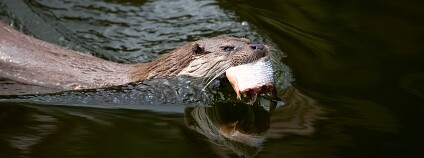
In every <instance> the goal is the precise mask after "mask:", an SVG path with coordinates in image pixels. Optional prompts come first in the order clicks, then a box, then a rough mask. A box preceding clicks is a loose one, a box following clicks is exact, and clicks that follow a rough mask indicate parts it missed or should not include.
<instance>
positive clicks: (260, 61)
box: [178, 36, 274, 103]
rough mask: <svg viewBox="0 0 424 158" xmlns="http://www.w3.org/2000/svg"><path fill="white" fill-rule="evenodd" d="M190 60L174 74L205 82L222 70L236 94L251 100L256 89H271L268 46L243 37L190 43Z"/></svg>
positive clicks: (272, 79) (260, 91)
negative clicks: (191, 58) (191, 56)
mask: <svg viewBox="0 0 424 158" xmlns="http://www.w3.org/2000/svg"><path fill="white" fill-rule="evenodd" d="M192 50H193V52H194V54H195V55H194V56H193V60H192V61H191V62H190V64H189V65H188V66H186V67H185V68H184V69H183V70H182V71H181V72H180V73H179V74H178V75H188V76H193V77H201V78H205V79H206V80H207V81H208V84H209V83H210V82H211V81H212V80H214V79H215V78H217V77H219V76H222V75H223V74H224V72H225V73H226V76H227V78H228V80H229V81H230V83H231V85H232V86H233V89H234V91H235V92H236V93H237V98H238V99H241V95H244V96H247V97H248V98H249V99H250V103H253V102H255V100H256V97H257V95H258V94H259V93H262V92H267V91H270V90H272V89H273V82H274V77H273V68H272V64H271V61H270V57H269V48H268V47H267V46H266V45H263V44H252V43H251V42H250V40H248V39H245V38H236V37H227V36H219V37H214V38H209V39H203V40H199V41H196V42H193V43H192Z"/></svg>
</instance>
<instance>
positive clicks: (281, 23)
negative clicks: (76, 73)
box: [0, 0, 424, 157]
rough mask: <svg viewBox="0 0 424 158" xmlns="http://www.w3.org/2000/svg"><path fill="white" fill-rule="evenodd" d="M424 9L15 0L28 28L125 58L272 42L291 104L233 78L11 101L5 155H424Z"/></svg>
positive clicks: (1, 120)
mask: <svg viewBox="0 0 424 158" xmlns="http://www.w3.org/2000/svg"><path fill="white" fill-rule="evenodd" d="M423 7H424V4H422V3H421V2H418V1H417V2H415V1H402V2H400V1H399V2H395V1H393V2H384V1H378V0H374V1H332V2H331V1H328V2H318V1H306V0H265V1H260V2H258V1H213V0H204V1H194V0H176V1H166V0H157V1H129V0H121V1H106V0H105V1H79V0H66V1H54V0H34V1H24V0H18V1H15V0H3V1H1V2H0V15H1V18H2V19H3V20H6V21H8V22H10V23H12V24H13V25H14V26H15V27H16V28H17V29H19V30H21V31H23V32H25V33H28V34H30V35H32V36H35V37H37V38H40V39H43V40H46V41H49V42H51V43H55V44H59V45H62V46H64V47H68V48H70V49H75V50H79V51H82V52H85V53H90V54H93V55H96V56H98V57H101V58H105V59H108V60H113V61H116V62H122V63H136V62H146V61H150V60H153V59H154V58H156V57H158V56H160V55H161V54H164V53H166V52H167V51H169V50H172V49H173V48H175V47H177V46H179V45H182V44H183V43H185V42H187V41H193V40H196V39H201V38H204V37H211V36H215V35H220V34H230V35H236V36H242V37H248V38H250V39H252V40H254V41H257V42H264V43H267V44H269V45H271V46H272V47H273V48H274V51H273V60H274V65H275V66H276V69H277V71H276V79H277V81H278V91H279V97H280V98H282V99H283V102H275V101H273V100H270V99H269V97H266V96H265V97H261V98H260V100H259V102H258V103H256V104H255V105H254V106H249V105H247V104H245V103H244V102H240V101H237V100H235V94H233V92H232V91H231V87H230V86H229V85H228V84H225V81H221V82H219V83H216V84H214V86H211V87H209V88H208V89H207V90H206V91H202V88H203V84H204V83H203V82H202V81H195V80H191V79H186V78H178V79H163V80H155V81H146V82H143V83H138V84H135V85H125V86H121V87H114V88H110V89H101V90H88V91H80V92H65V93H59V94H49V95H25V96H0V99H1V102H0V108H1V109H2V110H0V157H235V156H237V155H244V156H247V157H249V156H256V157H423V156H424V154H423V151H422V146H423V145H424V144H423V141H424V140H423V134H422V133H424V127H423V125H422V123H421V122H422V121H423V120H424V119H423V115H422V113H423V112H424V110H423V105H424V100H423V97H424V89H423V88H424V86H423V84H422V83H423V80H424V71H423V68H424V64H423V63H424V61H423V59H424V55H423V52H424V47H423V46H422V44H421V43H422V42H423V40H424V39H423V37H424V27H423V26H424V20H423V18H422V17H424V11H423V10H422V8H423ZM283 63H284V64H283ZM286 65H287V66H286ZM292 78H293V79H292ZM217 82H218V81H217ZM0 83H1V84H5V81H2V82H0ZM175 85H178V86H175ZM176 87H178V89H176ZM233 129H236V130H237V131H240V132H242V133H243V134H239V133H234V131H233Z"/></svg>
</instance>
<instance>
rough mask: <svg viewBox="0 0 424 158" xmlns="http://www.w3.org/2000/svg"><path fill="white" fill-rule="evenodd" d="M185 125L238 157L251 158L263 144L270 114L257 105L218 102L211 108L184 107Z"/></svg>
mask: <svg viewBox="0 0 424 158" xmlns="http://www.w3.org/2000/svg"><path fill="white" fill-rule="evenodd" d="M272 106H275V104H274V105H272ZM185 122H186V125H187V126H188V127H189V128H191V129H193V130H195V131H197V132H198V133H200V134H202V135H204V136H206V137H207V138H208V139H209V140H210V141H211V142H212V143H215V144H218V145H221V146H226V147H228V148H230V149H231V150H232V151H234V152H235V153H237V154H238V155H240V156H244V157H251V156H254V155H256V154H257V153H258V151H259V150H260V149H261V147H262V143H263V142H264V141H265V134H266V131H268V129H269V127H270V111H269V110H266V109H265V108H264V107H262V106H259V105H254V106H251V105H246V104H242V103H219V104H215V105H214V106H212V107H189V108H186V109H185Z"/></svg>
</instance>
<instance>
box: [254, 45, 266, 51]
mask: <svg viewBox="0 0 424 158" xmlns="http://www.w3.org/2000/svg"><path fill="white" fill-rule="evenodd" d="M250 48H252V49H254V50H264V48H265V45H263V44H252V45H250Z"/></svg>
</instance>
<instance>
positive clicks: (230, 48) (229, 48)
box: [222, 46, 234, 52]
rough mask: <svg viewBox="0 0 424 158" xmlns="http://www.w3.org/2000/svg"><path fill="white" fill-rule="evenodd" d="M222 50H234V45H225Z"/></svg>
mask: <svg viewBox="0 0 424 158" xmlns="http://www.w3.org/2000/svg"><path fill="white" fill-rule="evenodd" d="M222 50H224V51H226V52H231V51H233V50H234V47H233V46H224V47H222Z"/></svg>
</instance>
